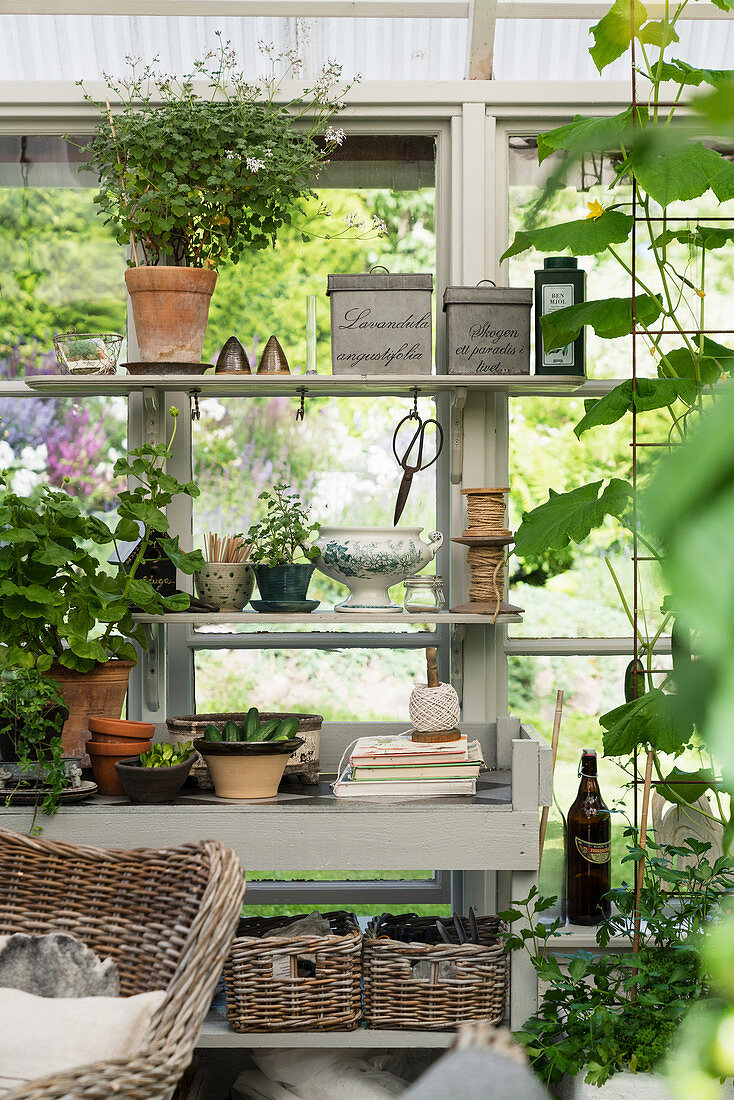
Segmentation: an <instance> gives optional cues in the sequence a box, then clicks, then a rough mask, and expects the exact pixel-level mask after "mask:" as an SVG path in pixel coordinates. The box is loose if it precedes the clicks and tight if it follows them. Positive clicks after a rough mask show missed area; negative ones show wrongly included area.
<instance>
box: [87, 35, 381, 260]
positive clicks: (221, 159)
mask: <svg viewBox="0 0 734 1100" xmlns="http://www.w3.org/2000/svg"><path fill="white" fill-rule="evenodd" d="M218 43H219V44H218V48H217V49H216V50H214V51H210V53H208V54H207V55H206V56H205V57H204V58H203V59H201V60H198V61H196V62H195V63H194V71H193V73H191V74H189V75H187V76H184V77H181V78H180V79H179V78H175V77H171V76H168V75H166V74H163V73H160V72H157V71H156V70H155V68H154V65H155V62H154V63H153V64H151V65H147V66H146V67H145V68H143V69H142V70H141V71H138V67H137V63H136V62H135V61H134V60H131V61H130V71H129V74H128V75H127V77H125V78H124V79H120V80H116V79H112V78H108V93H109V96H108V99H107V100H106V101H105V102H97V101H96V100H95V99H94V98H93V97H92V96H91V95H90V94H89V93H88V92H86V91H85V93H84V95H85V99H86V100H87V101H88V102H90V103H92V104H94V105H95V106H96V107H97V108H98V109H99V111H100V119H99V122H98V125H97V130H96V133H95V135H94V137H93V139H92V141H91V142H90V143H89V144H88V145H87V146H83V148H84V149H85V150H86V152H87V153H88V154H89V155H90V157H91V164H92V167H93V168H94V169H95V170H96V171H97V173H98V176H99V179H100V190H99V193H98V195H97V197H96V199H95V202H96V203H98V205H99V207H100V210H101V211H102V213H103V214H104V215H105V216H106V217H107V219H108V220H110V221H112V222H113V224H114V225H115V226H116V227H117V232H118V237H117V239H118V240H119V242H120V243H121V244H125V245H127V244H130V243H131V242H132V244H133V246H134V247H137V248H138V249H139V252H140V254H142V257H143V258H144V262H145V263H146V264H157V263H159V262H161V260H163V262H174V263H175V264H176V265H179V266H185V267H207V268H214V269H216V268H218V267H220V266H221V265H222V264H223V263H224V262H225V261H230V262H232V263H237V262H238V260H239V259H240V257H241V255H242V253H243V252H244V251H246V250H248V249H260V248H267V247H269V246H271V245H273V244H274V243H275V240H276V237H277V235H278V231H279V230H280V229H281V227H282V226H284V225H290V224H294V223H295V224H297V225H300V226H301V228H302V232H303V236H304V240H307V239H308V231H309V228H310V221H309V219H308V218H307V216H306V214H305V213H304V211H303V208H302V205H301V200H303V199H305V198H307V197H309V196H311V195H312V194H313V192H312V191H311V184H312V182H313V181H314V179H315V177H316V176H317V174H318V170H319V168H320V167H321V166H322V165H323V164H324V163H325V162H327V161H328V159H329V157H330V155H331V154H332V152H333V151H334V149H335V148H337V146H339V145H341V144H342V142H343V141H344V136H345V135H344V131H343V130H341V129H339V128H336V127H334V126H332V125H330V119H331V118H332V117H333V116H334V115H335V114H336V112H338V111H339V110H340V108H341V106H342V103H341V96H342V95H343V94H344V93H345V92H346V91H347V90H348V88H349V87H351V84H352V83H353V81H352V82H350V83H348V84H347V85H346V86H345V87H343V88H341V91H340V90H339V85H340V78H341V66H339V65H338V64H336V62H333V61H329V62H327V64H326V65H325V67H324V69H323V70H322V72H321V74H320V76H319V77H318V79H317V80H316V82H315V83H314V84H313V85H312V86H311V87H309V88H306V89H304V91H303V92H302V93H301V94H300V95H299V96H298V98H297V99H294V100H292V101H290V102H284V101H283V100H282V99H281V98H280V96H279V92H280V90H281V87H282V84H283V82H284V81H285V80H286V79H287V78H289V77H293V76H294V75H296V74H297V73H298V71H299V67H300V61H299V59H298V57H297V55H296V54H295V53H293V52H288V53H286V54H283V55H278V56H276V55H275V54H274V51H273V48H272V47H270V46H264V47H262V49H263V50H264V52H265V54H266V62H267V65H268V67H269V70H270V71H269V74H268V75H266V76H265V77H263V78H261V79H260V80H259V82H258V83H256V84H250V83H248V82H247V81H246V79H245V77H244V76H243V74H242V73H241V72H239V71H238V70H237V60H236V57H235V54H234V52H233V50H232V49H231V47H230V44H229V43H224V42H223V41H222V39H221V36H218ZM156 60H157V59H156ZM276 68H280V69H281V70H282V71H281V75H280V77H279V78H276V75H275V73H276ZM79 84H80V86H81V87H82V88H83V82H81V81H80V82H79ZM110 97H111V98H112V101H113V103H114V108H115V110H114V114H113V112H112V109H111V107H110V105H109V99H110ZM84 167H87V166H86V165H85V166H84ZM319 213H320V214H321V215H328V211H327V210H326V209H325V208H324V209H321V210H320V212H319ZM349 229H350V225H349V224H346V225H345V226H344V227H343V228H342V230H341V231H337V232H336V233H334V234H331V235H332V236H338V235H340V232H341V233H348V232H349ZM371 232H372V234H373V235H377V234H379V233H381V232H382V226H381V222H380V220H379V219H377V218H373V220H372V225H371ZM169 257H170V258H172V261H171V259H168V258H169Z"/></svg>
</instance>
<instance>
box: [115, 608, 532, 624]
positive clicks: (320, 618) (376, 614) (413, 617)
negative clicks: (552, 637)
mask: <svg viewBox="0 0 734 1100" xmlns="http://www.w3.org/2000/svg"><path fill="white" fill-rule="evenodd" d="M522 611H523V608H521V607H515V605H514V604H504V603H503V604H502V605H501V609H500V614H499V615H498V616H497V619H496V623H519V622H522ZM134 618H135V621H136V622H137V623H170V624H172V625H177V624H178V625H182V624H186V625H189V626H224V625H226V624H227V623H233V624H234V623H236V624H241V623H247V624H248V625H250V626H256V627H258V626H262V627H268V626H278V625H283V626H286V625H296V624H297V625H299V626H300V625H303V626H309V625H315V624H317V623H329V624H331V625H332V626H333V625H335V624H337V623H338V624H339V625H340V626H349V625H350V624H351V623H353V624H355V625H360V624H362V625H363V624H365V623H372V624H373V625H385V626H387V625H393V624H395V625H397V624H399V625H400V626H406V625H411V626H420V625H422V624H423V623H436V624H437V625H438V624H444V623H454V624H459V623H477V624H481V625H483V626H491V625H492V615H479V614H476V613H473V612H461V613H460V614H454V613H453V612H452V611H434V612H433V614H424V613H423V612H421V613H420V614H413V613H410V612H407V611H397V612H393V613H390V612H381V611H372V612H370V611H360V612H359V613H358V614H357V613H352V612H346V613H345V612H341V611H311V612H310V613H308V614H285V615H266V614H261V613H260V612H258V611H216V612H214V611H211V612H205V611H182V612H179V613H171V614H170V615H144V614H142V613H138V614H136V615H135V616H134Z"/></svg>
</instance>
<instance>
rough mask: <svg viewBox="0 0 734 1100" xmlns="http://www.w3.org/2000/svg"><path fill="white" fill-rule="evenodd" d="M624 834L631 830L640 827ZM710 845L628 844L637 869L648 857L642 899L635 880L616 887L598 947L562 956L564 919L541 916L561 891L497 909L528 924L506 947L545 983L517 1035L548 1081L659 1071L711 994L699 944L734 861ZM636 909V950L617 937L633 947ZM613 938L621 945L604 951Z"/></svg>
mask: <svg viewBox="0 0 734 1100" xmlns="http://www.w3.org/2000/svg"><path fill="white" fill-rule="evenodd" d="M627 835H628V836H630V837H634V835H635V833H634V830H632V829H630V830H628V832H627ZM709 850H710V845H708V844H704V843H701V842H700V841H697V840H693V839H689V840H686V841H685V842H684V843H683V844H681V845H677V846H658V845H657V844H655V843H654V842H653V841H651V840H649V841H648V848H647V850H644V851H643V849H641V848H639V847H637V846H635V845H634V844H630V845H629V846H628V849H627V855H626V856H625V859H624V861H625V862H627V863H629V864H630V865H631V867H632V868H633V869H636V868H637V867H638V865H639V863H640V862H641V861H642V862H643V863H644V877H643V883H642V889H641V893H640V902H639V907H636V902H635V888H634V886H633V885H627V884H623V885H622V886H619V887H617V888H615V889H613V890H612V891H610V897H611V899H612V902H613V908H612V915H611V916H610V917H609V918H607V919H605V920H604V921H603V922H602V923H601V924H600V925H599V926H598V928H597V933H596V939H597V944H598V946H599V948H600V949H601V951H600V952H599V953H591V952H589V951H579V952H577V953H576V954H574V955H565V954H563V931H562V925H561V922H560V921H559V920H555V921H553V922H552V923H549V924H544V923H543V922H542V921H541V920H539V919H538V917H539V915H540V914H542V913H543V912H545V911H547V910H548V909H550V908H551V907H552V906H553V905H554V904H555V902H556V900H557V899H556V898H543V897H541V896H540V895H539V894H538V892H537V889H536V888H535V887H533V889H532V890H531V891H530V893H529V894H528V896H527V897H526V898H525V899H523V901H521V902H518V903H514V908H512V909H510V910H508V911H507V912H506V913H503V914H501V916H502V918H503V919H504V920H507V921H514V922H517V921H521V922H522V924H521V925H520V926H519V927H518V929H517V930H513V932H512V933H511V934H510V935H509V936H508V937H507V940H506V944H507V950H508V951H512V950H521V949H522V950H526V951H528V953H529V954H530V957H531V959H532V962H533V966H534V968H535V971H536V973H537V975H538V978H539V979H540V981H541V982H543V983H545V986H546V988H545V992H544V993H543V996H542V999H541V1002H540V1005H539V1007H538V1011H537V1012H536V1013H535V1014H534V1015H533V1016H531V1017H530V1019H529V1020H527V1021H526V1023H525V1024H524V1026H523V1028H522V1029H521V1030H520V1032H519V1033H517V1036H516V1037H517V1038H518V1039H519V1041H520V1042H521V1043H522V1044H523V1046H524V1047H525V1050H526V1053H527V1054H528V1057H529V1058H530V1061H531V1064H532V1066H533V1068H534V1070H535V1071H536V1073H537V1074H538V1075H539V1077H540V1078H541V1079H542V1080H543V1081H544V1082H545V1083H546V1084H547V1085H553V1086H554V1085H557V1084H558V1083H559V1082H560V1080H561V1078H562V1077H563V1075H564V1074H569V1075H571V1076H574V1075H576V1074H578V1073H581V1072H583V1073H584V1075H585V1080H586V1081H588V1082H589V1083H592V1084H596V1085H602V1084H604V1082H605V1081H607V1080H608V1079H609V1078H610V1077H611V1076H612V1075H613V1074H615V1073H618V1072H619V1071H621V1070H623V1069H629V1070H632V1071H633V1072H636V1073H640V1072H647V1071H651V1070H653V1069H655V1068H656V1067H657V1066H658V1065H659V1064H660V1062H661V1059H663V1058H664V1056H666V1055H667V1053H668V1051H669V1050H670V1049H671V1048H672V1047H673V1046H674V1044H675V1042H676V1036H677V1033H678V1029H679V1027H680V1025H681V1022H682V1020H683V1019H684V1017H685V1016H686V1014H687V1012H688V1011H689V1009H690V1008H691V1005H692V1004H693V1003H694V1002H698V1001H700V1000H703V999H705V998H707V997H708V996H709V980H708V976H707V972H706V967H705V965H704V963H703V961H702V947H703V944H704V941H705V937H706V935H707V931H708V928H709V925H710V922H711V920H712V918H714V917H717V916H719V915H720V913H721V911H722V908H725V907H727V906H728V905H729V899H730V897H731V894H732V891H734V859H731V858H729V857H726V856H720V857H719V858H718V859H715V860H713V861H712V860H710V859H709V858H708V855H707V853H708V852H709ZM634 877H635V876H633V878H634ZM636 913H637V914H639V918H640V924H639V937H640V949H639V952H638V953H637V954H632V953H631V952H629V950H628V952H627V953H620V947H621V946H623V944H622V942H621V941H624V943H625V944H626V947H627V949H629V948H630V947H632V943H633V939H634V930H635V914H636ZM612 940H614V947H615V950H614V951H606V950H605V949H606V948H608V947H609V945H610V943H612Z"/></svg>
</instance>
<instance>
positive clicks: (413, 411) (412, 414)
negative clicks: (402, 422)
mask: <svg viewBox="0 0 734 1100" xmlns="http://www.w3.org/2000/svg"><path fill="white" fill-rule="evenodd" d="M408 417H409V418H410V419H411V420H419V419H420V417H419V413H418V387H417V386H414V387H413V408H412V409H411V410H410V412H409V413H408Z"/></svg>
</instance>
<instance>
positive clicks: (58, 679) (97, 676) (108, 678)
mask: <svg viewBox="0 0 734 1100" xmlns="http://www.w3.org/2000/svg"><path fill="white" fill-rule="evenodd" d="M134 663H135V662H134V661H118V660H113V661H107V663H106V664H104V665H97V666H96V668H93V669H92V671H91V672H75V671H73V670H72V669H70V668H64V667H63V666H62V665H58V664H56V663H54V664H53V665H52V666H51V669H50V671H49V673H48V675H49V676H50V677H51V679H52V680H54V681H55V683H56V685H57V686H58V689H59V691H60V692H61V694H62V695H63V697H64V702H65V703H66V705H67V707H68V708H69V717H68V719H67V721H66V722H65V724H64V729H63V732H62V735H61V740H62V744H63V747H64V756H81V757H82V767H88V766H89V757H88V756H85V754H84V742H85V740H86V737H87V732H88V730H89V719H90V717H95V718H119V717H120V715H121V714H122V708H123V704H124V702H125V696H126V695H127V682H128V679H129V677H130V669H131V668H133V666H134ZM129 755H130V754H129V753H128V756H129Z"/></svg>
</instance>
